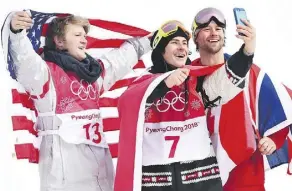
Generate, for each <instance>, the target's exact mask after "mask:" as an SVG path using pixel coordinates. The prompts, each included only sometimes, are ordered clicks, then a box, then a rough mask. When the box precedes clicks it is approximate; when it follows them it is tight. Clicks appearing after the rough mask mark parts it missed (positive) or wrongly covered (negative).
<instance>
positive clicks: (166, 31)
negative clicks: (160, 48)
mask: <svg viewBox="0 0 292 191" xmlns="http://www.w3.org/2000/svg"><path fill="white" fill-rule="evenodd" d="M178 28H180V29H181V30H183V31H184V32H185V33H186V35H187V36H188V39H190V38H191V36H192V35H191V33H190V32H189V31H187V30H186V29H185V27H184V25H183V24H182V23H181V22H179V21H177V20H171V21H167V22H166V23H164V24H163V25H162V26H161V27H160V28H159V29H158V32H157V34H156V35H155V38H154V40H153V43H152V48H153V49H155V48H156V47H157V45H158V44H159V42H160V41H161V39H162V38H166V37H168V36H170V35H172V34H174V33H175V32H176V31H177V30H178Z"/></svg>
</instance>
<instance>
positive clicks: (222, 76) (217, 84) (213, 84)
mask: <svg viewBox="0 0 292 191" xmlns="http://www.w3.org/2000/svg"><path fill="white" fill-rule="evenodd" d="M226 66H227V64H224V65H222V66H221V67H220V68H219V69H217V70H216V71H215V72H213V73H212V74H211V75H210V76H207V77H206V78H205V80H204V82H203V90H204V91H205V93H206V95H207V96H208V98H209V100H215V99H217V98H218V97H220V99H218V102H216V105H218V104H220V105H223V104H225V103H227V102H228V101H229V100H231V99H233V98H234V97H235V96H236V95H237V94H239V93H240V92H241V91H242V90H243V87H239V85H240V84H241V82H243V80H244V78H242V79H241V80H240V81H237V82H236V83H233V82H232V81H233V79H232V78H229V77H228V76H229V75H228V72H227V69H226Z"/></svg>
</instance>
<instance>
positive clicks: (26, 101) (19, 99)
mask: <svg viewBox="0 0 292 191" xmlns="http://www.w3.org/2000/svg"><path fill="white" fill-rule="evenodd" d="M11 94H12V103H13V104H17V103H20V104H22V106H23V107H26V108H28V109H31V110H34V109H35V107H34V104H33V101H32V100H31V99H30V98H29V95H28V94H27V93H19V92H18V91H17V89H12V90H11Z"/></svg>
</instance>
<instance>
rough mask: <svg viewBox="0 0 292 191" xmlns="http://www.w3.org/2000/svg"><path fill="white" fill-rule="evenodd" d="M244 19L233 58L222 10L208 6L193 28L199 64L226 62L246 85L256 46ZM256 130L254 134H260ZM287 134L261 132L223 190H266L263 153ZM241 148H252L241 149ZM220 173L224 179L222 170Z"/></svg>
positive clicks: (235, 76)
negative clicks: (226, 48) (228, 55)
mask: <svg viewBox="0 0 292 191" xmlns="http://www.w3.org/2000/svg"><path fill="white" fill-rule="evenodd" d="M241 21H242V22H243V23H244V25H237V26H236V31H237V32H238V34H237V35H236V37H237V38H239V39H242V41H243V42H244V43H243V45H242V46H241V48H240V49H239V51H238V52H236V53H235V54H234V55H233V58H232V59H229V60H227V58H225V57H224V51H223V47H224V45H225V39H226V37H225V29H226V20H225V17H224V15H223V13H222V12H221V11H219V10H218V9H215V8H205V9H203V10H201V11H199V12H198V13H197V15H196V16H195V19H194V21H193V25H192V32H193V40H194V43H195V45H196V50H197V51H198V52H199V54H200V59H197V60H198V62H197V64H198V65H203V66H212V65H217V64H222V63H226V64H227V68H230V71H231V72H230V77H231V78H233V79H234V83H237V84H238V85H239V86H242V87H244V86H248V85H247V84H245V79H244V76H245V74H246V73H247V72H248V69H249V67H250V66H251V65H252V62H253V57H254V52H255V47H256V32H255V28H254V27H253V26H252V25H251V23H250V22H249V21H248V20H243V19H241ZM232 62H233V63H234V62H236V65H231V64H230V63H232ZM203 100H204V101H205V102H209V103H210V104H209V105H213V104H216V103H214V100H209V98H208V97H206V98H205V99H203ZM227 104H228V103H227ZM205 105H208V104H205ZM215 109H216V108H215ZM212 110H213V109H212ZM209 116H210V117H209V119H208V122H209V123H208V128H209V130H210V134H211V135H212V133H213V132H212V131H213V130H214V127H212V126H214V121H213V122H212V120H214V119H212V118H214V116H212V115H211V109H210V110H209ZM233 128H237V124H234V127H233ZM228 131H231V132H232V131H233V129H228ZM255 134H256V133H254V137H257V136H255ZM287 134H288V128H284V129H282V130H280V131H278V132H277V133H274V134H272V135H271V136H269V137H263V138H260V137H259V136H258V139H257V140H256V141H255V143H256V144H257V147H256V148H257V149H256V151H255V152H253V153H252V154H250V157H249V158H248V159H244V160H243V162H242V163H240V164H239V165H237V166H236V167H235V168H234V169H233V170H232V171H231V172H230V173H229V178H228V180H227V182H226V183H225V181H223V184H224V183H225V185H224V191H235V190H236V191H264V190H265V188H264V162H263V156H262V155H270V154H272V153H273V152H274V151H275V150H276V149H277V148H280V147H281V146H282V145H283V143H284V140H285V138H286V136H287ZM232 138H233V137H231V139H232ZM235 140H236V141H238V140H237V139H236V137H234V141H235ZM239 140H240V139H239ZM217 141H218V140H217ZM213 144H214V143H213ZM238 149H239V148H238ZM238 152H250V151H245V150H239V151H238ZM227 154H228V153H227ZM217 157H218V156H217ZM219 167H220V166H219ZM223 168H227V167H226V166H223V165H222V166H221V169H220V171H222V170H223ZM231 169H232V168H231ZM221 177H222V180H223V179H224V178H223V175H222V174H221Z"/></svg>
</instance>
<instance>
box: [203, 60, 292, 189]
mask: <svg viewBox="0 0 292 191" xmlns="http://www.w3.org/2000/svg"><path fill="white" fill-rule="evenodd" d="M246 82H247V84H246V88H245V89H244V91H243V92H242V93H240V94H239V95H237V96H236V97H235V98H234V99H233V100H231V101H230V102H228V103H227V104H225V105H223V106H221V107H216V108H213V109H212V110H211V112H210V113H209V114H208V115H209V117H208V126H209V128H210V131H211V133H212V136H211V139H212V142H213V145H214V147H215V152H216V155H217V158H218V163H219V167H221V168H220V171H221V178H222V181H223V184H225V183H226V181H227V179H228V176H229V172H230V171H231V170H232V169H233V168H235V167H236V166H237V165H238V164H240V163H241V162H242V161H244V160H247V159H249V158H250V157H251V155H252V154H253V152H254V151H255V150H256V148H257V142H256V139H260V138H261V137H264V136H269V135H271V134H274V133H276V132H278V131H279V130H281V129H283V128H285V127H287V126H289V125H290V134H289V136H288V137H287V140H286V142H285V144H284V146H283V147H282V148H281V149H279V150H277V151H276V152H274V153H273V154H272V155H269V156H264V158H265V159H264V160H265V169H271V168H274V167H277V166H279V165H281V164H284V163H290V167H289V168H290V173H291V164H292V163H291V159H292V158H291V153H292V152H291V151H292V150H291V149H292V147H291V145H292V144H291V143H292V142H291V124H292V100H291V95H292V94H291V90H290V89H288V88H287V87H285V86H284V85H282V84H281V83H276V82H275V81H273V79H271V78H270V76H269V75H268V74H266V73H265V72H264V71H262V70H261V69H260V68H259V67H258V66H256V65H255V64H253V65H252V67H251V70H250V72H249V74H248V77H247V81H246ZM239 151H241V152H239Z"/></svg>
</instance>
